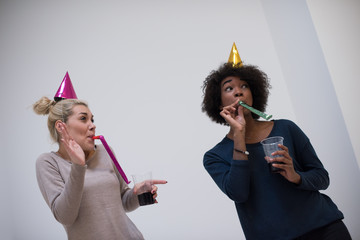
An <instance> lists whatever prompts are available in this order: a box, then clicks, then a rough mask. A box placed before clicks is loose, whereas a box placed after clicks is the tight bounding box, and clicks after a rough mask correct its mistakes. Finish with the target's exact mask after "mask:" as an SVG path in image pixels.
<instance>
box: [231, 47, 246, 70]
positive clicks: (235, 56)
mask: <svg viewBox="0 0 360 240" xmlns="http://www.w3.org/2000/svg"><path fill="white" fill-rule="evenodd" d="M228 63H232V64H233V67H235V66H239V67H242V65H243V63H242V61H241V58H240V55H239V52H238V50H237V48H236V45H235V43H234V44H233V46H232V48H231V52H230V56H229V60H228Z"/></svg>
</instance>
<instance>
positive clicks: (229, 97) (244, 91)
mask: <svg viewBox="0 0 360 240" xmlns="http://www.w3.org/2000/svg"><path fill="white" fill-rule="evenodd" d="M220 87H221V103H222V107H225V106H228V105H230V104H233V103H234V102H235V101H243V102H244V103H246V104H247V105H249V106H252V104H253V98H252V93H251V90H250V87H249V85H248V83H247V82H245V81H243V80H240V78H239V77H233V76H229V77H226V78H225V79H224V80H222V81H221V86H220Z"/></svg>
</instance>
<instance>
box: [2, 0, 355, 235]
mask: <svg viewBox="0 0 360 240" xmlns="http://www.w3.org/2000/svg"><path fill="white" fill-rule="evenodd" d="M299 2H300V4H301V6H306V4H305V2H304V1H299ZM273 3H274V4H275V5H274V6H278V7H279V8H280V9H283V10H284V11H285V12H286V11H293V9H292V8H291V6H286V4H285V5H284V3H282V2H281V1H273ZM276 4H278V5H276ZM281 6H282V7H283V8H281ZM300 9H301V12H298V14H299V17H300V18H302V17H303V18H304V19H306V20H309V12H308V10H307V8H300ZM273 10H274V9H273V8H272V7H270V6H268V5H266V3H265V1H247V0H242V1H239V0H237V1H235V0H233V1H229V0H228V1H224V0H222V1H160V0H158V1H151V2H150V1H145V0H139V1H120V0H118V1H115V0H113V1H111V0H105V1H98V2H97V1H76V2H75V1H61V2H60V1H57V2H55V1H54V2H53V1H45V0H43V1H42V0H32V1H20V0H11V1H10V0H8V1H2V2H1V3H0V52H1V54H0V73H1V78H0V81H1V88H0V98H1V101H0V109H1V113H2V118H1V124H0V130H1V133H2V136H3V138H2V139H1V140H0V141H1V142H0V144H1V152H2V153H3V156H2V158H1V165H2V167H1V179H0V180H2V181H1V185H0V186H1V188H0V190H1V193H2V196H3V197H2V199H3V200H2V203H4V204H1V207H0V209H1V213H2V214H0V216H1V217H0V226H1V229H0V232H1V233H2V239H6V240H7V239H55V240H56V239H65V238H66V235H65V232H64V230H63V229H62V226H61V225H60V224H58V223H57V222H56V221H55V220H54V219H53V217H52V215H51V213H50V210H49V209H48V207H47V206H46V204H45V201H44V200H43V199H42V196H41V194H40V192H39V190H38V187H37V183H36V177H35V168H34V164H35V160H36V158H37V156H38V155H39V154H40V153H42V152H46V151H50V150H55V149H56V145H55V144H53V145H51V143H50V140H49V137H48V131H47V128H46V118H45V117H42V116H38V115H35V114H34V113H33V112H32V110H31V104H32V103H33V102H35V101H36V100H37V99H38V98H40V97H41V96H43V95H46V96H48V97H53V95H54V94H55V92H56V90H57V88H58V86H59V84H60V82H61V80H62V78H63V76H64V75H65V72H66V71H69V74H70V77H71V80H72V82H73V85H74V87H75V90H76V93H77V95H78V97H79V98H82V99H85V100H87V101H88V102H89V104H90V108H91V110H92V112H93V113H94V115H95V123H96V125H97V133H98V134H102V135H104V136H105V137H106V139H107V141H108V143H109V144H110V145H111V146H112V147H113V149H114V150H115V151H116V154H117V156H118V160H119V162H120V164H121V165H122V167H123V169H124V170H125V172H126V173H127V175H129V176H130V175H131V174H132V173H136V172H142V171H145V170H149V169H151V170H153V175H154V177H155V178H162V179H167V180H168V182H169V183H168V184H167V185H165V186H160V189H159V198H158V201H159V204H158V205H155V206H147V207H143V208H140V209H138V210H136V211H135V212H132V213H129V216H130V218H131V219H132V220H133V221H134V222H135V224H136V225H137V226H138V227H139V229H140V230H141V231H142V232H143V234H144V235H145V237H146V239H244V237H243V234H242V230H241V227H240V223H239V220H238V217H237V215H236V210H235V207H234V205H233V203H232V202H231V201H230V200H229V199H227V197H226V196H224V195H223V194H222V193H221V192H220V191H219V190H218V189H217V187H216V186H215V184H214V183H213V182H212V180H211V179H210V177H209V176H208V174H207V173H206V172H205V170H204V169H203V166H202V156H203V154H204V152H205V151H206V150H208V149H209V148H211V147H212V146H213V145H214V144H215V143H217V142H218V141H219V140H220V139H221V138H222V137H223V136H224V135H225V134H226V132H227V129H226V128H225V127H222V126H218V125H216V124H214V123H212V122H210V120H208V118H207V117H206V116H205V115H204V114H203V113H202V112H201V111H200V104H201V96H202V92H201V88H200V87H201V85H202V82H203V80H204V78H205V77H206V76H207V74H208V73H209V72H210V71H211V70H212V69H215V68H217V67H218V66H219V65H220V64H221V63H222V62H225V61H227V58H228V54H229V52H230V49H231V46H232V43H233V42H236V44H237V47H238V50H239V51H240V53H241V57H242V59H243V61H245V63H249V64H255V65H258V66H259V67H260V68H262V69H263V70H264V71H265V72H266V73H268V75H269V77H270V78H271V84H272V86H273V89H272V91H271V93H272V94H271V96H270V99H269V108H268V112H269V113H271V114H273V115H274V116H275V118H289V119H292V120H294V121H295V122H298V123H299V124H300V126H304V128H305V129H306V130H307V131H306V132H307V133H309V135H311V137H313V138H312V139H314V140H313V143H314V145H315V146H316V147H318V149H319V152H320V153H321V154H323V152H324V149H327V145H326V143H324V142H323V141H322V140H321V139H320V138H319V135H318V134H317V133H316V132H317V129H313V127H312V126H311V125H309V124H305V123H304V121H303V119H302V118H301V117H299V114H300V113H301V111H300V112H299V109H298V107H297V104H296V103H297V102H299V101H301V96H296V97H294V94H293V87H291V86H290V85H291V84H292V83H291V81H293V80H292V78H288V74H286V72H285V70H286V69H285V68H284V67H285V65H284V61H285V60H284V56H282V55H281V53H282V52H283V51H284V50H283V49H282V48H281V47H280V48H279V46H278V45H277V43H276V37H277V36H276V35H274V33H275V32H276V31H279V32H281V29H277V26H276V24H275V25H274V23H272V21H275V20H276V19H274V14H273V13H274V12H273ZM297 11H299V10H297ZM290 15H291V12H290ZM300 20H301V19H300ZM349 26H353V25H352V23H351V22H350V23H349ZM354 26H356V25H354ZM304 27H305V28H306V27H310V28H311V27H313V26H312V24H311V21H310V22H307V24H306V25H304ZM313 31H314V30H313ZM310 33H311V38H312V40H313V41H316V39H314V35H313V33H312V30H311V29H310ZM284 41H288V40H287V39H286V38H284ZM290 45H291V44H290ZM319 48H320V45H319V46H317V47H316V48H315V49H317V50H318V51H321V50H320V49H319ZM317 53H318V52H317ZM316 57H319V59H320V60H321V54H320V55H319V54H318V55H316ZM320 64H323V65H321V66H324V64H325V63H323V62H321V63H320ZM340 64H341V63H340ZM343 67H344V68H347V66H346V65H345V66H343ZM325 68H326V67H325ZM290 70H292V68H291V66H290ZM290 70H289V71H290ZM319 74H322V76H326V74H329V73H327V72H326V70H324V68H321V71H320V73H319ZM325 83H326V85H327V86H329V83H328V81H326V80H325ZM335 87H336V85H335ZM329 88H330V89H331V87H329ZM308 97H309V98H311V97H314V96H311V95H310V96H308ZM316 97H320V98H321V97H322V98H327V97H330V98H331V100H330V101H331V102H335V103H336V102H337V99H336V97H334V94H333V95H331V94H330V95H328V94H326V93H322V92H320V96H316ZM338 109H339V108H338ZM339 111H340V110H339ZM340 115H341V113H340ZM350 115H351V114H350ZM352 117H353V118H355V116H352ZM308 118H309V119H310V120H311V119H313V120H314V121H315V123H316V126H317V124H318V121H317V119H318V118H319V116H317V115H316V114H314V113H313V114H311V115H310V116H308ZM324 120H325V118H324ZM339 121H340V124H342V125H341V126H340V129H341V130H342V131H344V132H343V133H340V134H341V137H342V138H344V139H346V137H347V136H348V132H347V131H346V128H345V127H348V126H345V124H344V122H342V123H341V119H340V120H339ZM309 122H310V121H309ZM321 131H324V130H323V129H321ZM322 134H325V133H324V132H322ZM326 134H327V133H326ZM331 136H332V137H337V135H331ZM345 144H346V146H341V149H343V148H346V149H348V150H349V151H350V152H354V151H353V148H352V147H351V144H350V141H349V144H347V143H345ZM319 155H320V154H319ZM350 155H351V153H350ZM320 156H321V155H320ZM326 157H327V155H326ZM354 159H355V158H353V159H350V161H352V160H354ZM323 161H324V162H325V166H326V167H327V169H328V170H329V172H330V173H333V172H334V171H336V169H337V167H338V165H337V163H334V161H335V160H329V161H328V159H324V160H323ZM353 162H354V161H353ZM353 162H351V164H353ZM355 162H356V160H355ZM351 164H344V166H343V167H342V168H341V174H342V175H341V176H335V180H334V179H333V178H332V179H331V184H332V185H331V188H330V190H329V191H328V194H329V195H330V197H332V198H333V199H334V200H335V202H336V203H337V204H338V206H339V207H340V209H341V210H342V211H343V212H344V214H345V217H346V219H355V218H356V217H357V216H358V215H359V214H358V212H356V209H355V210H354V208H357V207H354V202H352V201H350V202H349V201H347V200H346V198H347V196H351V197H355V200H356V199H358V198H359V195H360V194H359V190H358V189H357V188H355V189H354V188H346V187H344V186H341V185H337V184H336V182H341V181H340V180H341V178H345V176H346V178H347V177H349V176H348V174H347V173H349V172H350V173H351V175H350V177H351V179H356V181H358V179H359V170H358V168H356V169H354V167H353V165H351ZM339 179H340V180H339ZM341 183H343V182H341ZM358 183H359V181H358V182H357V184H358ZM352 184H356V182H354V183H352ZM334 185H335V187H334ZM35 220H36V221H35ZM347 224H349V226H350V227H351V228H350V231H351V233H352V234H353V238H354V239H356V238H359V237H360V230H359V229H357V228H356V227H354V223H352V222H347Z"/></svg>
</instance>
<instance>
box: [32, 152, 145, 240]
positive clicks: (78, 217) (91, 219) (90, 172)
mask: <svg viewBox="0 0 360 240" xmlns="http://www.w3.org/2000/svg"><path fill="white" fill-rule="evenodd" d="M36 176H37V180H38V184H39V187H40V191H41V193H42V195H43V197H44V199H45V201H46V203H47V204H48V206H49V207H50V209H51V211H52V213H53V214H54V217H55V218H56V220H57V221H59V222H60V223H61V224H62V225H63V226H64V228H65V230H66V232H67V235H68V239H69V240H90V239H94V240H114V239H124V240H127V239H144V238H143V236H142V234H141V232H140V231H139V230H138V229H137V227H136V226H135V225H134V223H133V222H132V221H131V220H130V219H129V217H128V216H127V215H126V213H125V212H129V211H132V210H135V209H136V208H138V207H139V202H138V199H137V196H136V195H134V194H133V191H132V189H130V188H129V187H128V185H127V184H126V183H125V182H124V180H123V179H122V178H121V177H120V175H119V173H118V171H117V169H116V168H115V167H114V165H113V163H112V160H111V158H110V157H109V155H108V154H107V152H106V150H105V148H104V147H103V146H102V145H97V147H96V152H95V154H94V155H93V156H92V157H91V158H90V159H89V160H87V162H86V165H85V166H79V165H76V164H72V163H71V162H68V161H66V160H64V159H63V158H61V157H60V156H58V155H57V154H56V153H54V152H50V153H44V154H42V155H40V156H39V157H38V159H37V161H36Z"/></svg>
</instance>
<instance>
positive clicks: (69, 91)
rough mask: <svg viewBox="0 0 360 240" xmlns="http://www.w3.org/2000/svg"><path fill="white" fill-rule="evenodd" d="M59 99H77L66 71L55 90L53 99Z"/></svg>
mask: <svg viewBox="0 0 360 240" xmlns="http://www.w3.org/2000/svg"><path fill="white" fill-rule="evenodd" d="M61 99H77V96H76V93H75V90H74V87H73V85H72V83H71V80H70V76H69V73H68V72H66V74H65V77H64V79H63V81H62V82H61V84H60V87H59V89H58V90H57V92H56V94H55V96H54V100H55V101H59V100H61Z"/></svg>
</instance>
